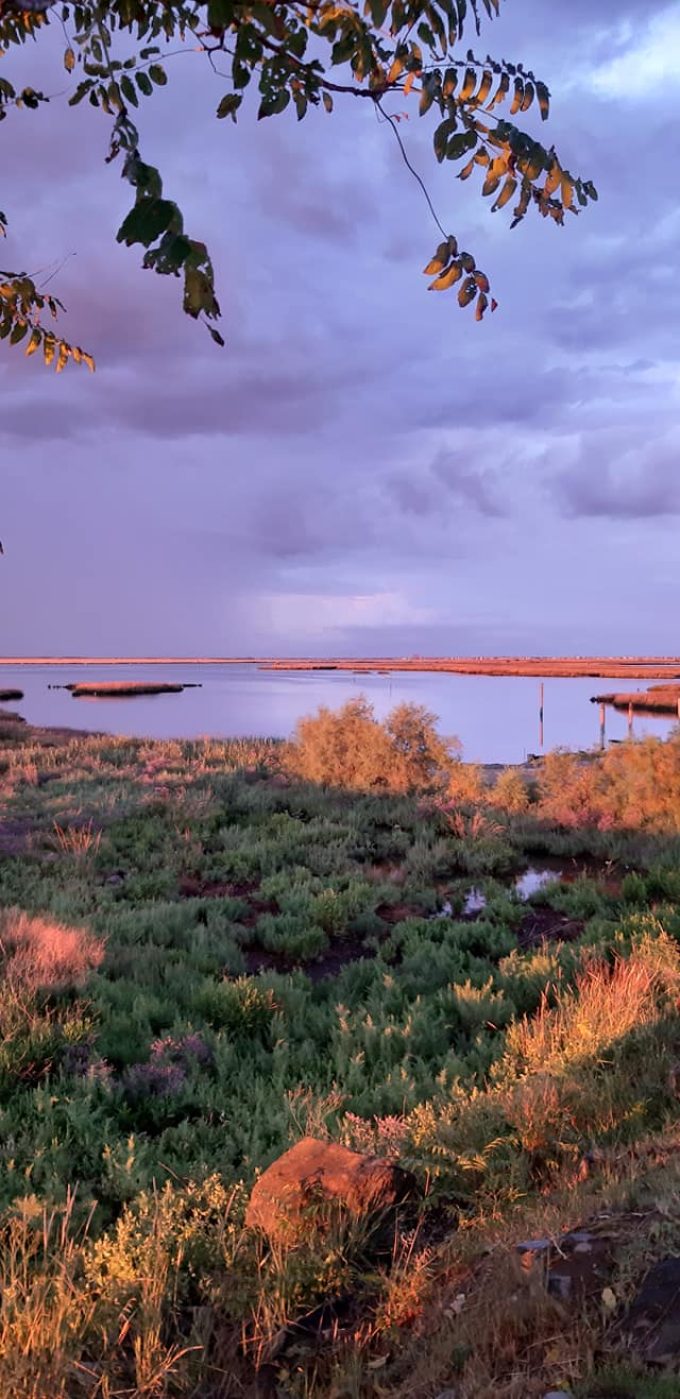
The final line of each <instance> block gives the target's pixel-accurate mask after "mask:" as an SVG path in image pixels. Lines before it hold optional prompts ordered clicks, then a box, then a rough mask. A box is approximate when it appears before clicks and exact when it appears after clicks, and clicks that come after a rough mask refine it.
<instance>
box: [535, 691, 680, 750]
mask: <svg viewBox="0 0 680 1399" xmlns="http://www.w3.org/2000/svg"><path fill="white" fill-rule="evenodd" d="M543 697H544V685H543V681H541V684H540V698H539V702H538V742H539V746H540V748H543V744H544V738H543ZM678 712H679V713H680V699H679V700H678Z"/></svg>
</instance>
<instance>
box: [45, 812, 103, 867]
mask: <svg viewBox="0 0 680 1399" xmlns="http://www.w3.org/2000/svg"><path fill="white" fill-rule="evenodd" d="M53 831H54V843H55V845H56V847H57V849H58V850H59V851H61V854H62V855H74V856H75V858H76V859H77V860H85V859H87V857H88V856H89V855H96V853H97V851H98V849H99V847H100V845H101V841H102V833H101V831H99V830H96V828H95V826H94V824H93V822H92V821H91V820H90V821H87V822H85V824H84V825H82V826H60V825H59V822H58V821H55V822H54V824H53Z"/></svg>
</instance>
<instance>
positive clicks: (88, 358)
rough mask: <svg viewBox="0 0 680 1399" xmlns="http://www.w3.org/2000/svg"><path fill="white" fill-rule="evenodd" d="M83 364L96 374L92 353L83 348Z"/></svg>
mask: <svg viewBox="0 0 680 1399" xmlns="http://www.w3.org/2000/svg"><path fill="white" fill-rule="evenodd" d="M83 364H86V365H87V367H88V369H89V371H90V373H91V374H94V368H95V366H94V360H93V358H92V355H88V354H86V352H85V350H83Z"/></svg>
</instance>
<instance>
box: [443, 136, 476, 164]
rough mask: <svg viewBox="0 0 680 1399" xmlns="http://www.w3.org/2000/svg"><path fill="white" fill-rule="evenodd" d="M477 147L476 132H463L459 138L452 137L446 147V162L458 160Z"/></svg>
mask: <svg viewBox="0 0 680 1399" xmlns="http://www.w3.org/2000/svg"><path fill="white" fill-rule="evenodd" d="M476 145H477V132H476V131H463V132H461V134H460V135H459V136H452V137H451V140H450V141H449V142H448V145H447V147H446V159H447V160H460V158H461V156H462V155H466V154H467V152H468V151H472V150H474V148H475V146H476Z"/></svg>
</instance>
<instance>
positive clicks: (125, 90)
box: [120, 73, 139, 107]
mask: <svg viewBox="0 0 680 1399" xmlns="http://www.w3.org/2000/svg"><path fill="white" fill-rule="evenodd" d="M120 90H121V92H122V94H123V97H124V98H125V99H126V101H127V102H129V103H130V104H131V105H132V106H133V107H138V106H139V98H138V96H137V89H136V87H135V85H134V83H133V82H132V80H131V79H130V78H129V77H128V75H127V73H124V74H123V76H122V78H121V80H120Z"/></svg>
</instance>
